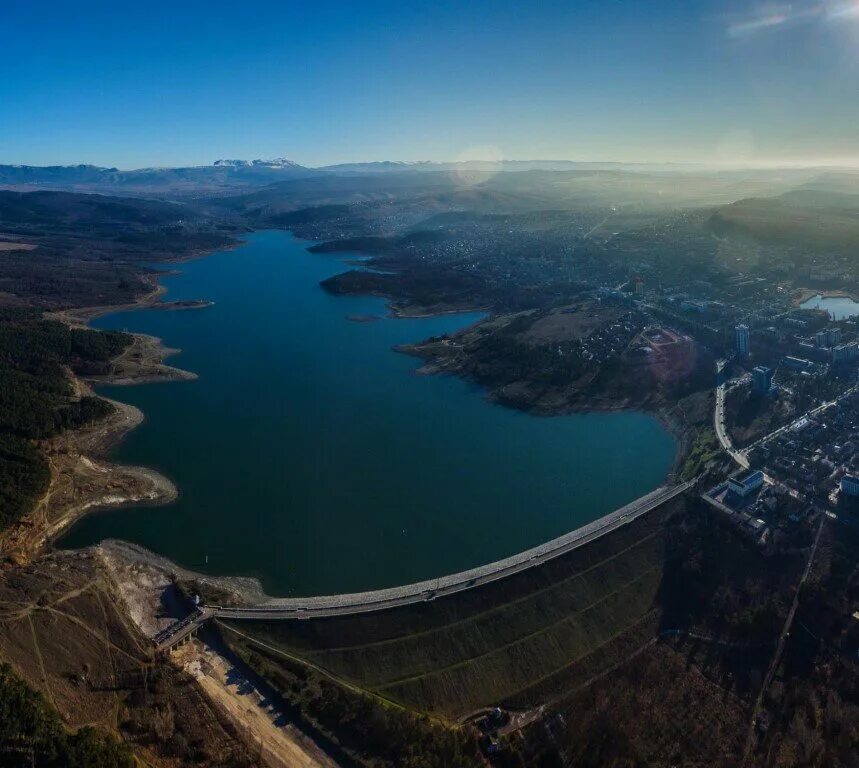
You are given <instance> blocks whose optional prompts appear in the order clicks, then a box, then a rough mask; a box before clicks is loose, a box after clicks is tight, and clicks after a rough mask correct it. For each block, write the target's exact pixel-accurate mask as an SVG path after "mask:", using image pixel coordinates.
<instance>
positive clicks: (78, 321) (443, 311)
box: [0, 241, 689, 594]
mask: <svg viewBox="0 0 859 768" xmlns="http://www.w3.org/2000/svg"><path fill="white" fill-rule="evenodd" d="M243 242H244V241H240V242H239V243H237V244H236V245H234V246H232V247H229V248H227V249H218V250H217V251H212V252H207V253H205V254H195V255H194V256H192V257H188V258H202V257H204V256H206V255H209V253H215V252H220V251H221V250H234V249H235V248H237V247H238V246H239V245H241V244H243ZM185 260H188V259H184V258H183V259H182V261H185ZM168 274H170V273H167V272H159V273H157V274H151V275H148V276H147V277H148V278H149V279H150V281H151V283H152V286H153V287H152V290H151V291H150V292H149V293H147V294H145V295H143V296H141V297H140V299H138V300H137V301H136V302H133V303H129V304H122V305H107V306H98V307H84V308H79V309H73V310H66V311H63V312H58V313H53V314H54V317H56V318H57V319H60V320H62V321H63V322H66V323H67V324H69V325H79V326H82V327H88V324H89V322H90V321H91V320H93V319H95V318H96V317H101V316H103V315H106V314H110V313H113V312H124V311H132V310H136V309H145V308H149V307H152V306H153V305H156V304H158V302H159V299H160V298H161V297H162V296H164V295H165V294H166V292H167V288H166V287H165V286H163V285H161V284H160V283H158V280H159V279H160V278H161V277H164V276H167V275H168ZM379 298H385V299H387V300H388V309H389V311H390V314H389V317H391V318H395V319H421V318H429V317H437V316H442V315H454V314H464V313H471V312H481V313H484V314H489V310H488V309H487V308H486V307H479V308H476V309H475V308H467V307H451V306H450V305H448V306H445V307H444V308H442V307H441V306H439V308H437V309H430V308H415V309H414V310H412V311H409V309H408V308H407V307H405V306H403V305H398V304H397V303H396V300H395V299H393V298H392V297H390V296H385V297H379ZM132 335H133V336H134V339H135V341H134V342H133V343H132V345H131V346H130V347H129V348H128V349H127V350H125V352H123V353H122V354H121V355H119V356H118V357H117V358H116V359H115V361H114V363H117V364H119V365H120V368H121V371H120V372H118V373H117V372H115V373H113V374H111V375H108V376H96V377H85V378H81V379H77V382H78V385H79V386H87V383H92V384H96V385H112V386H132V385H137V384H145V383H150V382H156V381H158V382H161V381H187V380H192V379H196V378H197V375H196V374H194V373H192V372H189V371H184V370H182V369H180V368H176V367H173V366H170V365H165V364H164V362H163V361H164V360H165V359H166V358H168V357H170V356H171V355H175V354H177V353H178V352H179V350H177V349H172V348H169V347H166V346H164V344H163V342H162V340H161V339H158V338H156V337H154V336H147V335H145V334H132ZM393 349H394V351H397V352H400V353H404V354H415V353H414V352H412V351H411V350H410V349H406V348H403V347H394V348H393ZM416 356H420V355H416ZM431 367H432V366H429V365H425V366H422V367H421V368H419V369H418V370H419V371H420V372H421V373H423V374H429V373H433V374H435V373H447V374H449V375H458V376H460V377H462V374H458V373H456V372H455V371H444V370H438V371H434V370H423V368H427V369H430V368H431ZM482 388H483V389H484V398H485V400H486V401H487V402H488V403H492V404H495V405H498V406H500V407H505V408H513V409H515V410H521V411H523V412H525V413H528V414H529V415H532V416H563V415H572V414H576V413H579V414H583V413H609V412H619V411H624V410H637V411H639V412H641V413H646V414H648V415H651V416H655V417H656V418H657V419H658V420H659V421H660V423H661V424H662V426H663V428H665V430H666V431H667V432H668V433H669V434H671V435H672V436H673V437H674V438H675V439H676V440H677V451H676V453H675V456H674V460H673V462H672V465H671V467H670V468H669V470H668V472H667V473H666V475H665V481H666V482H669V481H670V480H671V479H672V478H673V477H674V476H675V475H676V472H677V470H678V468H679V466H680V465H681V463H682V459H683V458H684V456H685V454H686V453H687V452H688V442H689V440H688V430H685V429H683V428H682V426H681V425H680V424H679V422H678V421H677V420H676V419H674V418H672V417H671V416H670V415H669V414H667V413H665V409H664V408H661V409H648V408H644V407H642V408H629V407H627V406H626V405H625V404H623V403H616V404H606V403H597V404H593V405H591V406H588V407H585V406H571V407H566V408H562V409H558V408H547V409H544V410H540V408H537V407H535V408H520V407H518V406H517V405H516V404H514V403H508V402H506V401H503V400H502V399H500V398H497V397H493V396H492V393H491V392H489V390H487V389H486V388H485V387H482ZM105 399H107V398H105ZM111 402H112V403H114V404H115V405H116V403H115V401H111ZM120 406H121V407H122V408H131V406H126V405H125V404H120ZM133 410H135V411H137V409H133ZM137 413H138V414H139V418H137V420H136V421H134V423H132V424H130V425H129V426H128V427H127V428H126V429H123V430H122V431H121V432H119V433H118V434H116V435H115V436H112V437H109V438H108V437H105V438H104V439H102V440H101V441H99V442H98V444H97V445H95V446H93V447H90V448H89V450H90V451H92V452H93V453H94V454H96V455H104V454H105V453H107V452H108V451H110V450H111V449H113V448H115V446H116V445H117V444H118V443H119V442H120V441H121V440H122V438H123V437H124V436H125V434H127V433H128V432H130V431H131V429H133V428H134V427H135V426H137V425H138V424H139V423H141V422H142V421H143V419H144V415H143V414H142V413H140V412H139V411H137ZM107 418H108V420H110V419H111V418H112V417H107ZM68 436H69V440H70V441H71V442H76V441H78V440H79V439H80V437H79V436H78V435H77V434H76V433H69V435H68ZM84 458H87V457H84ZM108 468H109V469H108ZM100 469H101V471H102V472H105V484H109V481H108V478H109V477H116V476H121V475H122V473H123V472H134V473H138V474H137V477H138V478H140V477H141V476H143V477H148V478H149V479H150V481H153V483H154V478H156V477H157V478H159V481H160V482H161V483H162V485H161V488H160V493H158V494H157V495H154V496H142V497H141V496H137V495H135V494H127V497H125V498H123V497H121V496H116V495H115V496H112V497H110V498H104V497H103V496H102V497H101V500H99V496H98V493H97V492H94V493H93V494H92V497H93V498H91V499H90V501H89V502H88V503H84V504H82V505H81V506H80V508H79V509H78V510H77V511H76V512H75V513H74V514H69V515H68V516H67V520H66V521H65V522H64V523H62V524H61V525H58V526H55V527H54V529H52V531H51V532H50V533H49V534H48V535H46V536H44V537H42V541H41V542H40V547H39V551H41V550H43V549H45V548H46V547H48V546H51V545H52V544H53V543H54V542H55V541H56V539H57V538H58V537H59V535H60V534H61V533H62V532H63V531H64V530H65V529H66V528H68V526H69V525H71V524H72V523H73V522H76V521H77V520H78V519H80V518H81V517H83V516H84V515H85V514H87V513H88V512H91V511H96V510H98V509H103V508H105V507H114V508H121V507H126V506H133V505H134V504H136V503H139V502H140V501H146V502H147V503H155V504H158V503H165V504H167V503H170V502H171V501H173V500H174V499H175V498H176V496H177V495H178V489H176V487H175V486H174V485H173V483H172V482H171V481H170V480H168V479H167V478H165V477H163V476H161V475H160V474H159V473H157V472H155V471H154V470H150V469H147V468H145V467H123V466H122V465H118V464H110V463H109V462H104V463H102V464H101V466H100ZM106 469H107V471H106ZM154 484H157V483H154ZM52 485H53V479H52ZM168 488H169V490H168ZM50 493H51V492H50V491H49V494H48V495H50ZM0 541H2V540H0ZM103 544H104V542H102V544H99V545H96V547H101V546H102V545H103ZM122 544H123V545H127V546H128V547H134V546H135V545H133V544H130V543H127V542H122ZM152 554H153V555H154V553H152ZM154 557H157V558H159V559H160V560H162V561H163V562H162V563H161V565H162V567H163V568H164V569H165V570H169V571H170V572H186V573H189V574H190V573H194V575H195V576H196V577H197V578H200V577H204V575H203V574H198V573H196V572H191V571H186V569H184V568H183V567H181V566H180V565H179V564H177V563H174V562H172V561H169V560H167V559H166V558H161V556H159V555H154ZM205 578H206V579H207V580H212V583H213V584H216V583H217V584H220V585H223V586H225V587H226V588H228V589H230V588H232V587H233V586H238V584H237V583H236V582H239V583H241V591H243V592H245V591H246V590H248V589H249V588H250V584H249V582H253V583H257V582H256V580H255V579H252V578H250V577H247V578H245V577H233V576H205ZM257 584H258V583H257ZM251 591H252V592H256V593H257V594H262V589H261V585H259V586H257V588H256V589H253V588H251Z"/></svg>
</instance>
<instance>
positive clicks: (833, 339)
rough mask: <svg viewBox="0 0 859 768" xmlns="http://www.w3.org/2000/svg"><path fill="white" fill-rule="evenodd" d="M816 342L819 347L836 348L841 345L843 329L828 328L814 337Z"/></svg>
mask: <svg viewBox="0 0 859 768" xmlns="http://www.w3.org/2000/svg"><path fill="white" fill-rule="evenodd" d="M814 341H815V343H816V344H817V346H818V347H826V348H828V347H834V346H836V345H837V344H840V343H841V329H840V328H826V329H824V330H822V331H818V332H817V333H816V334H815V336H814Z"/></svg>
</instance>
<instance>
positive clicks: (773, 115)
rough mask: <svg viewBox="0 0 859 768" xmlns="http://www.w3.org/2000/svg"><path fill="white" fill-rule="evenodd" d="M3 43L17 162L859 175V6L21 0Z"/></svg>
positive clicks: (3, 22) (1, 30)
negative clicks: (721, 166) (453, 162)
mask: <svg viewBox="0 0 859 768" xmlns="http://www.w3.org/2000/svg"><path fill="white" fill-rule="evenodd" d="M0 34H2V44H0V73H2V74H0V163H30V164H39V165H41V164H55V163H56V164H66V163H77V162H89V163H96V164H99V165H116V166H119V167H122V168H130V167H139V166H149V165H194V164H208V163H210V162H212V161H213V160H214V159H216V158H219V157H231V158H255V157H264V158H267V157H278V156H285V157H289V158H291V159H294V160H296V161H298V162H301V163H303V164H307V165H320V164H327V163H335V162H344V161H351V160H377V159H404V160H419V159H432V160H441V159H456V158H464V157H498V156H501V157H506V158H519V159H526V158H541V159H545V158H567V159H582V160H644V161H650V160H652V161H662V160H673V161H684V160H693V161H694V160H703V161H721V162H731V161H742V162H755V163H757V162H771V161H782V160H788V161H796V162H808V161H816V160H841V159H844V160H848V161H853V162H859V0H823V2H819V1H818V2H797V1H796V0H795V1H794V2H792V3H789V4H788V3H785V4H779V3H767V4H758V3H749V2H714V1H712V0H711V1H709V2H705V1H704V0H646V1H645V0H625V1H623V2H621V1H620V0H593V1H591V0H583V1H582V2H576V0H566V2H553V1H551V0H547V1H545V2H540V1H539V0H530V2H525V0H522V2H507V0H491V1H486V2H482V1H481V2H468V0H459V1H456V0H437V1H436V2H408V0H401V1H400V2H390V3H388V2H373V0H350V1H349V2H331V1H329V0H304V1H302V2H294V1H293V0H280V2H267V1H265V0H244V1H243V2H221V1H219V0H209V1H208V2H193V1H186V0H174V1H173V2H170V3H166V2H161V1H160V0H147V2H145V3H131V2H115V1H112V2H92V1H90V0H81V1H80V2H71V1H70V0H13V1H12V2H4V3H0Z"/></svg>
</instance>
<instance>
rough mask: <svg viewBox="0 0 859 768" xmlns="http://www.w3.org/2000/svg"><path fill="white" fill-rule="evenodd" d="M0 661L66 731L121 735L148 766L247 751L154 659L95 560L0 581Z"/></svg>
mask: <svg viewBox="0 0 859 768" xmlns="http://www.w3.org/2000/svg"><path fill="white" fill-rule="evenodd" d="M0 658H3V660H4V661H7V662H8V663H10V664H11V665H12V667H13V669H14V671H15V673H16V674H17V675H18V676H20V677H21V678H22V679H23V680H25V681H26V682H27V683H28V684H29V685H31V686H32V687H33V688H35V689H37V690H39V691H41V692H42V693H43V694H44V695H45V697H46V698H47V700H48V702H49V703H51V704H52V705H53V706H54V707H55V708H56V709H57V711H58V712H59V714H60V716H61V717H62V719H63V721H64V722H65V723H66V724H67V725H68V726H69V727H70V728H78V727H81V726H83V725H90V726H94V727H96V728H98V729H100V730H102V731H104V732H109V733H114V734H118V735H120V736H121V737H122V738H124V739H125V740H127V741H128V742H130V743H131V745H132V747H133V748H134V750H135V752H136V753H137V754H138V755H139V756H140V757H142V758H143V759H144V761H145V763H146V764H148V765H155V766H174V765H178V764H180V763H181V764H182V765H200V766H208V765H222V764H224V762H226V761H228V760H229V759H232V758H235V757H238V756H240V755H242V754H244V753H245V752H246V747H245V745H244V744H243V742H242V741H241V739H240V738H239V737H238V734H237V733H236V731H235V729H234V727H233V726H232V725H231V724H230V722H229V720H228V718H226V717H225V716H224V714H223V713H222V712H221V711H219V710H217V709H215V708H214V707H213V705H212V704H211V703H210V702H209V701H208V700H207V698H206V697H205V695H204V694H203V692H202V689H201V688H200V687H199V686H198V685H197V683H195V681H194V680H193V678H192V677H191V676H189V675H187V674H185V673H184V672H181V671H180V670H178V669H176V668H175V667H173V666H171V665H169V664H163V663H157V662H155V661H154V659H153V657H152V651H151V643H150V641H149V640H148V639H147V638H145V637H144V636H143V635H142V634H141V633H140V632H139V631H138V630H137V629H136V627H134V626H133V625H132V624H131V622H130V620H129V619H128V617H127V614H126V611H125V605H124V603H123V601H122V599H121V598H120V597H119V595H118V593H117V591H116V588H115V585H114V583H113V581H112V579H111V577H110V575H109V574H108V572H107V570H106V568H105V566H104V565H103V564H102V562H101V560H100V558H99V556H98V555H97V554H95V553H92V552H84V553H58V554H55V555H51V556H48V557H44V558H41V559H40V560H38V561H36V562H34V563H32V564H30V565H27V566H20V567H17V568H14V569H10V570H7V571H5V572H3V573H0Z"/></svg>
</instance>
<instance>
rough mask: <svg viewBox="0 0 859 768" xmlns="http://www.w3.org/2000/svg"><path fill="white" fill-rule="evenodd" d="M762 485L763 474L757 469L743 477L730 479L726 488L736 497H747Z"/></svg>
mask: <svg viewBox="0 0 859 768" xmlns="http://www.w3.org/2000/svg"><path fill="white" fill-rule="evenodd" d="M763 484H764V473H763V472H761V471H760V470H759V469H757V470H755V471H754V472H749V473H748V474H747V475H746V476H745V477H732V478H730V480H728V488H729V489H730V490H731V491H733V492H734V493H736V494H737V495H738V496H743V497H745V496H748V495H749V494H750V493H754V492H755V491H756V490H757V489H758V488H760V487H761V486H762V485H763Z"/></svg>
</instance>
